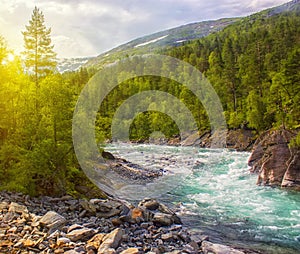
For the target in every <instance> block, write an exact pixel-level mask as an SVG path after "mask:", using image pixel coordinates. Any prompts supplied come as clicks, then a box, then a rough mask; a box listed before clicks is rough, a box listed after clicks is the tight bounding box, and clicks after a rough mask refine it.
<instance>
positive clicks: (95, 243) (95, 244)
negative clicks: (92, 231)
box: [87, 233, 105, 249]
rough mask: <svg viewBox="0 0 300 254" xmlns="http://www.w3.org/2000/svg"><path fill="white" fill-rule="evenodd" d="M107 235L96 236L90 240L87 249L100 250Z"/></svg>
mask: <svg viewBox="0 0 300 254" xmlns="http://www.w3.org/2000/svg"><path fill="white" fill-rule="evenodd" d="M104 237H105V234H103V233H99V234H96V235H94V236H93V237H92V238H91V239H90V240H88V241H87V248H89V247H91V246H92V247H94V248H95V249H99V247H100V245H101V243H102V241H103V238H104Z"/></svg>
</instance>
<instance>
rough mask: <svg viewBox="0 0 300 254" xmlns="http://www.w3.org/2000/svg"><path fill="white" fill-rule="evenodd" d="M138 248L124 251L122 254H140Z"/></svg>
mask: <svg viewBox="0 0 300 254" xmlns="http://www.w3.org/2000/svg"><path fill="white" fill-rule="evenodd" d="M139 253H140V252H139V249H138V248H129V249H127V250H123V251H122V252H121V253H120V254H139Z"/></svg>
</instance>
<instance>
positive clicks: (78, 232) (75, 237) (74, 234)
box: [66, 228, 96, 242]
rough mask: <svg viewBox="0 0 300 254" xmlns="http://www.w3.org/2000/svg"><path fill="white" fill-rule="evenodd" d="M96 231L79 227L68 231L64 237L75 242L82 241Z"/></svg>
mask: <svg viewBox="0 0 300 254" xmlns="http://www.w3.org/2000/svg"><path fill="white" fill-rule="evenodd" d="M95 233H96V231H95V230H94V229H91V228H80V229H75V230H72V231H71V232H69V233H68V234H67V235H66V237H67V238H69V239H70V240H71V241H73V242H76V241H79V240H81V241H84V240H87V239H89V238H90V237H92V236H93V235H94V234H95Z"/></svg>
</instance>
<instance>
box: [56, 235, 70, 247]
mask: <svg viewBox="0 0 300 254" xmlns="http://www.w3.org/2000/svg"><path fill="white" fill-rule="evenodd" d="M70 242H71V240H70V239H69V238H66V237H60V238H58V239H57V241H56V244H57V245H58V246H59V247H62V246H64V245H66V244H68V243H70Z"/></svg>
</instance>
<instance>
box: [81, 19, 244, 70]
mask: <svg viewBox="0 0 300 254" xmlns="http://www.w3.org/2000/svg"><path fill="white" fill-rule="evenodd" d="M237 20H240V19H239V18H227V19H219V20H212V21H203V22H196V23H192V24H187V25H183V26H179V27H176V28H172V29H168V30H165V31H161V32H158V33H154V34H151V35H147V36H144V37H141V38H138V39H135V40H133V41H130V42H128V43H125V44H122V45H121V46H118V47H116V48H114V49H112V50H110V51H108V52H105V53H103V54H101V55H99V56H97V57H96V58H93V59H91V60H90V61H89V62H88V63H87V64H85V67H91V66H93V67H96V68H97V67H100V66H101V65H103V64H107V63H111V62H114V61H116V60H118V59H120V58H122V57H126V56H127V55H134V54H143V53H146V52H147V53H149V52H154V51H158V50H160V49H163V48H166V47H172V46H179V45H182V44H183V43H184V42H186V41H190V40H194V39H199V38H201V37H205V36H207V35H209V34H211V33H214V32H217V31H220V30H222V29H223V28H225V27H226V26H228V25H230V24H232V23H234V22H236V21H237Z"/></svg>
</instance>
